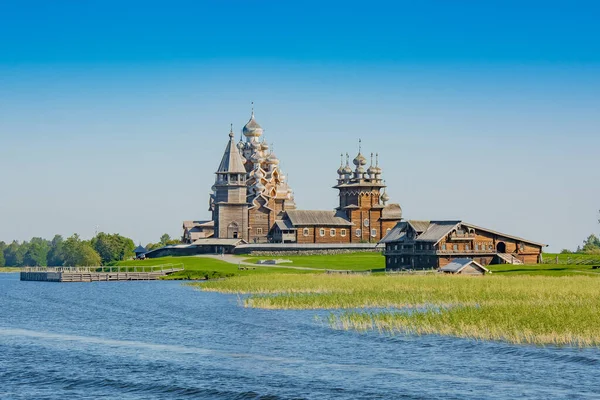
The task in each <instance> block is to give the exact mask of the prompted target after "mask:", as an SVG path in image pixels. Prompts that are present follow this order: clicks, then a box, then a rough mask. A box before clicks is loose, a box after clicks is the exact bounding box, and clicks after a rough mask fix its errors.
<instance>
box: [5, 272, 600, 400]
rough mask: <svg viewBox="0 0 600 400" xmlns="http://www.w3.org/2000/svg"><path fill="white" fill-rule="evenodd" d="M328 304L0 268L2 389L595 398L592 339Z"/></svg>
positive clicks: (48, 395) (598, 392)
mask: <svg viewBox="0 0 600 400" xmlns="http://www.w3.org/2000/svg"><path fill="white" fill-rule="evenodd" d="M327 315H328V312H319V311H267V310H255V309H247V308H243V307H240V306H239V305H238V298H237V296H232V295H222V294H216V293H205V292H201V291H197V290H194V289H192V288H190V287H186V286H183V285H182V284H181V283H180V282H168V281H164V282H163V281H155V282H95V283H72V284H70V283H64V284H60V283H43V282H20V281H19V276H18V274H0V398H2V399H65V398H69V399H83V398H94V399H97V398H116V399H171V398H177V399H185V398H192V399H196V398H197V399H304V398H306V399H389V398H394V399H429V398H444V399H482V398H488V399H514V398H533V399H558V398H564V399H577V398H581V399H588V398H600V350H598V349H584V350H579V349H571V348H553V347H545V348H543V347H534V346H515V345H509V344H503V343H489V342H487V343H486V342H476V341H471V340H463V339H455V338H446V337H437V336H424V337H414V336H396V337H390V336H385V335H380V334H377V333H368V334H364V333H363V334H361V333H356V332H344V331H336V330H332V329H331V328H329V327H328V326H327V325H326V324H325V323H323V322H321V321H320V320H319V318H316V317H318V316H320V317H326V316H327Z"/></svg>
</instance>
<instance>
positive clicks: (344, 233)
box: [340, 229, 346, 237]
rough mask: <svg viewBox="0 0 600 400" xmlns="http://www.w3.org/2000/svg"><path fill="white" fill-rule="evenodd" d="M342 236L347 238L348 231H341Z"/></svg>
mask: <svg viewBox="0 0 600 400" xmlns="http://www.w3.org/2000/svg"><path fill="white" fill-rule="evenodd" d="M340 235H341V236H342V237H346V230H345V229H342V230H341V231H340Z"/></svg>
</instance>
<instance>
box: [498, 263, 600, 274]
mask: <svg viewBox="0 0 600 400" xmlns="http://www.w3.org/2000/svg"><path fill="white" fill-rule="evenodd" d="M487 268H488V269H489V270H490V271H492V272H493V273H494V274H502V275H546V276H568V275H571V276H573V275H575V276H580V275H590V276H600V269H592V267H591V265H574V264H532V265H511V264H499V265H488V266H487Z"/></svg>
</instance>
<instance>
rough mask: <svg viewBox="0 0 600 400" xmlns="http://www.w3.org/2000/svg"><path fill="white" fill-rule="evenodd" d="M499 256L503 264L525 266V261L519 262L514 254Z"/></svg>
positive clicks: (499, 254)
mask: <svg viewBox="0 0 600 400" xmlns="http://www.w3.org/2000/svg"><path fill="white" fill-rule="evenodd" d="M497 255H498V257H499V258H500V262H503V263H504V264H515V265H520V264H523V261H521V260H519V259H518V258H517V257H515V256H513V255H512V254H509V253H497Z"/></svg>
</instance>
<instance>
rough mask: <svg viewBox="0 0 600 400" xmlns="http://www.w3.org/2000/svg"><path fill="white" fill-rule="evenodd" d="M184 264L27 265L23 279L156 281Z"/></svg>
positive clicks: (178, 269) (180, 268) (22, 274)
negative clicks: (110, 265) (136, 265)
mask: <svg viewBox="0 0 600 400" xmlns="http://www.w3.org/2000/svg"><path fill="white" fill-rule="evenodd" d="M183 269H184V268H183V264H163V265H155V266H140V267H26V268H24V269H23V270H22V271H21V280H22V281H38V282H111V281H115V282H116V281H154V280H157V279H160V278H161V277H163V276H167V275H170V274H172V273H175V272H178V271H183Z"/></svg>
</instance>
